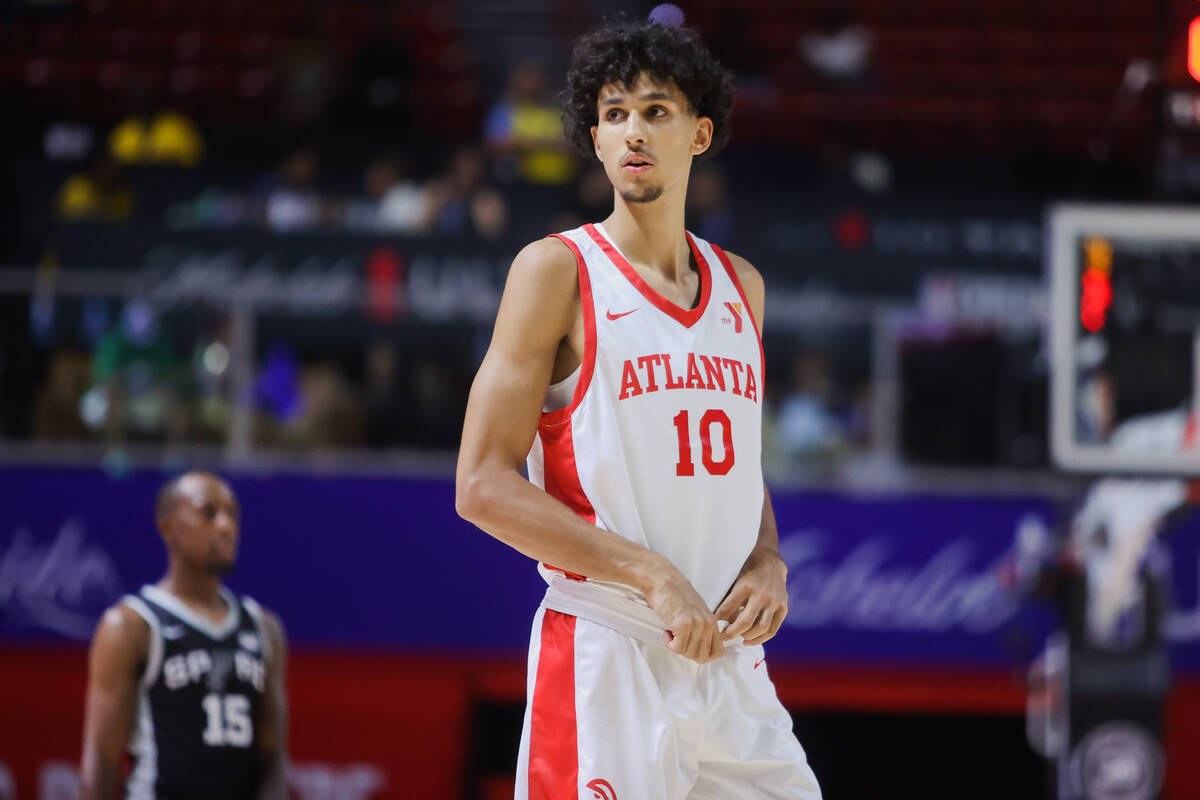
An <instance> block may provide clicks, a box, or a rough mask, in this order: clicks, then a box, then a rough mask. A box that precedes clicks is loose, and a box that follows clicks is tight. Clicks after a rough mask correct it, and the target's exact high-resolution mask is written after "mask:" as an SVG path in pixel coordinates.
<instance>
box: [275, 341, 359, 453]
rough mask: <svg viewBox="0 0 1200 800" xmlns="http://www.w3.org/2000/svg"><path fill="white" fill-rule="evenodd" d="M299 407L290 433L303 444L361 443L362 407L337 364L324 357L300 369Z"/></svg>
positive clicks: (319, 445)
mask: <svg viewBox="0 0 1200 800" xmlns="http://www.w3.org/2000/svg"><path fill="white" fill-rule="evenodd" d="M300 391H301V394H302V401H301V402H302V409H301V413H300V417H299V419H297V420H296V424H295V427H294V430H293V431H292V433H293V434H294V435H295V437H296V439H297V440H296V442H295V443H296V444H300V445H301V446H306V447H319V448H340V447H355V446H357V445H361V444H362V443H363V428H364V419H363V410H362V407H361V406H360V405H359V402H358V400H357V398H355V397H354V395H353V394H352V393H351V392H350V389H349V387H348V386H347V384H346V379H345V377H343V375H342V372H341V370H340V369H338V367H337V365H336V364H334V363H333V362H331V361H323V362H320V363H318V364H315V365H313V366H310V367H305V368H304V369H303V370H302V371H301V373H300Z"/></svg>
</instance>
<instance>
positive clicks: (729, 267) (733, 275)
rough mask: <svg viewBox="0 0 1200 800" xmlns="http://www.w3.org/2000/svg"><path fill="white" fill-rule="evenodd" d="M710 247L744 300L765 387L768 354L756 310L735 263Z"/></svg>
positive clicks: (725, 254)
mask: <svg viewBox="0 0 1200 800" xmlns="http://www.w3.org/2000/svg"><path fill="white" fill-rule="evenodd" d="M708 246H709V247H711V248H712V249H713V252H714V253H716V254H717V258H719V259H720V260H721V265H722V266H724V267H725V272H726V273H727V274H728V275H729V280H731V281H732V282H733V288H735V289H737V293H738V297H740V298H742V305H744V306H745V307H746V316H748V317H749V318H750V324H751V325H752V326H753V327H754V335H755V337H756V338H757V339H758V356H759V358H760V359H761V360H762V366H761V367H760V369H761V370H762V372H761V373H759V374H760V375H761V377H762V381H761V382H762V383H763V384H764V385H765V384H766V382H767V353H766V351H765V350H764V349H763V341H762V331H760V330H759V329H758V320H757V319H755V318H754V309H752V308H751V307H750V302H749V301H748V300H746V290H745V289H743V288H742V281H741V279H740V278H739V277H738V276H737V270H735V269H734V268H733V262H732V261H730V260H729V255H728V254H727V253H726V252H725V251H724V250H722V249H721V248H720V247H718V246H717V245H715V244H713V243H712V242H709V244H708ZM763 305H764V306H765V305H766V301H765V300H764V301H763ZM758 396H759V397H762V396H763V386H760V387H759V389H758Z"/></svg>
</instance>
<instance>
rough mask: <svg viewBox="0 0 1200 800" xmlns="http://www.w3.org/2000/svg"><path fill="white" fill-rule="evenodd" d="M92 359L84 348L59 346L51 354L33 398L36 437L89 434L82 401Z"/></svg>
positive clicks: (77, 437) (50, 438) (75, 437)
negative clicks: (40, 383) (45, 372)
mask: <svg viewBox="0 0 1200 800" xmlns="http://www.w3.org/2000/svg"><path fill="white" fill-rule="evenodd" d="M90 362H91V358H90V357H89V356H88V354H87V353H84V352H82V351H80V350H72V349H66V348H64V349H59V350H56V351H55V352H54V355H53V356H51V358H50V369H49V372H48V373H47V375H46V381H45V383H43V384H42V387H41V389H39V390H38V393H37V396H36V397H35V398H34V401H33V435H34V437H35V438H37V439H41V440H44V441H58V442H61V441H80V440H82V439H86V438H87V437H88V430H87V427H86V426H85V425H84V424H83V418H82V417H81V416H80V413H79V403H80V400H82V399H83V395H84V392H86V391H87V388H88V383H89V374H88V373H89V369H90Z"/></svg>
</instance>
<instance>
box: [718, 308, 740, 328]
mask: <svg viewBox="0 0 1200 800" xmlns="http://www.w3.org/2000/svg"><path fill="white" fill-rule="evenodd" d="M725 307H726V308H728V309H729V313H730V314H732V315H733V318H732V319H730V318H729V317H721V322H724V323H725V324H726V325H733V332H734V333H741V332H742V304H741V303H730V302H726V303H725Z"/></svg>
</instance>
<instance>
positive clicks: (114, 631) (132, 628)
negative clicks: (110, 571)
mask: <svg viewBox="0 0 1200 800" xmlns="http://www.w3.org/2000/svg"><path fill="white" fill-rule="evenodd" d="M149 651H150V626H149V625H148V624H146V621H145V620H143V619H142V618H141V617H139V616H138V615H137V613H136V612H134V611H133V609H131V608H128V607H127V606H125V605H117V606H114V607H113V608H110V609H109V610H108V611H107V612H105V614H104V616H103V617H102V618H101V619H100V624H99V626H97V628H96V633H95V636H94V637H93V638H92V647H91V652H90V654H89V657H88V685H87V700H86V707H85V711H84V726H83V759H82V764H81V767H80V772H81V779H82V786H81V789H80V797H81V798H83V800H113V798H116V797H118V796H119V792H120V782H121V759H122V757H123V756H124V754H125V748H126V746H127V745H128V743H129V736H130V733H131V731H132V729H133V716H134V712H135V709H136V706H137V689H138V681H139V679H140V676H141V671H142V669H143V668H144V666H145V663H146V658H147V654H148V653H149Z"/></svg>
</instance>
